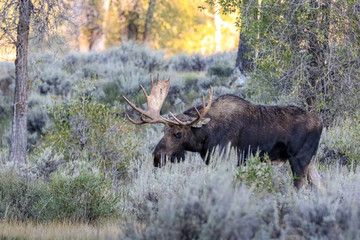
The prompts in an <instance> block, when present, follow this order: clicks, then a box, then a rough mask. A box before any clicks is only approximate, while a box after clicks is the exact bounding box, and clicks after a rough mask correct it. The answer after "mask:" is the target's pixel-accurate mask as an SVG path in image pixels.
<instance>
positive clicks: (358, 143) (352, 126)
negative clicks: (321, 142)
mask: <svg viewBox="0 0 360 240" xmlns="http://www.w3.org/2000/svg"><path fill="white" fill-rule="evenodd" d="M325 144H326V145H327V147H328V148H329V149H332V150H333V151H334V152H335V153H336V156H337V157H338V160H339V157H340V156H341V158H343V159H346V161H345V163H346V164H347V165H348V166H350V167H353V168H354V170H355V168H356V167H357V165H358V164H359V163H360V112H358V113H356V114H354V115H353V116H352V117H346V118H345V120H343V121H342V122H341V123H340V124H339V125H338V126H334V127H331V128H329V130H328V131H327V142H326V143H325Z"/></svg>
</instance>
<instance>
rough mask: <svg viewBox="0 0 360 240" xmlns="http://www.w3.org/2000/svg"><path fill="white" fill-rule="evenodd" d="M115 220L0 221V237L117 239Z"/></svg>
mask: <svg viewBox="0 0 360 240" xmlns="http://www.w3.org/2000/svg"><path fill="white" fill-rule="evenodd" d="M120 234H121V230H120V227H119V226H118V224H117V222H107V223H104V224H101V225H99V226H96V225H90V224H80V223H69V222H67V223H45V224H35V223H31V222H27V223H21V222H6V221H5V222H0V239H39V240H42V239H62V240H63V239H117V238H118V237H119V235H120Z"/></svg>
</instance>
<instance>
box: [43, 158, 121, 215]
mask: <svg viewBox="0 0 360 240" xmlns="http://www.w3.org/2000/svg"><path fill="white" fill-rule="evenodd" d="M111 187H112V182H111V181H110V180H109V179H106V178H105V176H104V174H103V173H102V172H101V171H100V170H99V169H97V168H96V167H94V166H93V165H92V164H89V163H87V162H81V161H80V162H77V163H76V164H75V163H74V164H70V165H69V166H68V167H67V168H65V169H64V170H59V171H57V172H56V173H55V174H53V175H52V177H51V180H50V183H49V188H50V192H51V196H52V198H51V202H50V203H49V206H48V208H47V213H46V214H45V213H43V217H44V218H46V219H51V220H55V219H58V220H69V219H70V220H72V221H84V222H94V221H97V220H99V219H103V218H110V217H115V216H118V214H119V213H120V209H119V205H118V198H119V196H118V195H117V194H116V193H114V192H113V191H111Z"/></svg>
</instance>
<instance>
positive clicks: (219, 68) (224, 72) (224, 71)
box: [208, 65, 234, 78]
mask: <svg viewBox="0 0 360 240" xmlns="http://www.w3.org/2000/svg"><path fill="white" fill-rule="evenodd" d="M233 71H234V68H232V67H230V66H223V65H215V66H211V67H209V69H208V74H209V75H210V76H214V75H215V76H218V77H221V78H227V77H230V76H231V74H232V73H233Z"/></svg>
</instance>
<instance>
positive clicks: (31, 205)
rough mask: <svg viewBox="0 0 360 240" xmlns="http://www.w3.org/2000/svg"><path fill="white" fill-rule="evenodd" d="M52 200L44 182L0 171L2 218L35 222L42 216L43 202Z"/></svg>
mask: <svg viewBox="0 0 360 240" xmlns="http://www.w3.org/2000/svg"><path fill="white" fill-rule="evenodd" d="M50 198H51V196H50V194H49V191H48V188H47V186H46V184H45V182H43V181H42V180H30V179H28V178H26V177H24V176H21V175H20V174H18V173H16V172H13V171H10V170H6V169H1V171H0V218H1V219H6V220H18V221H25V220H29V219H30V220H35V219H38V217H39V215H40V214H41V209H42V205H41V204H40V203H41V202H46V201H48V200H49V199H50Z"/></svg>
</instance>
